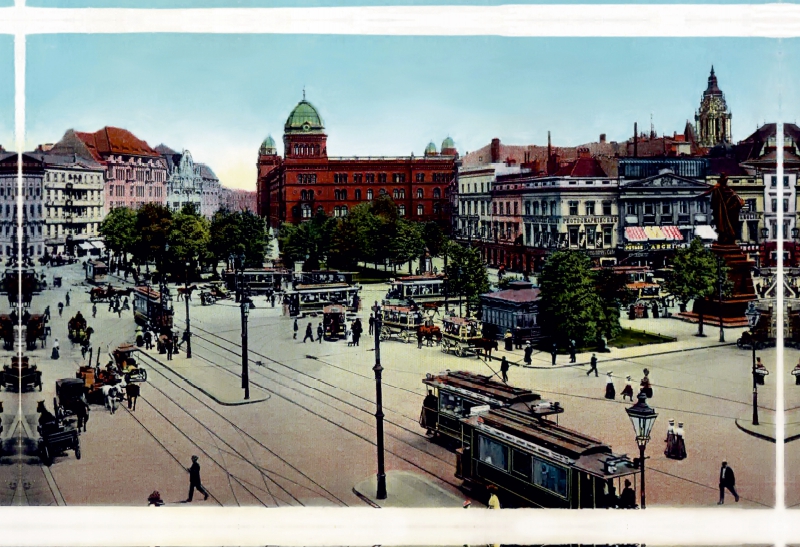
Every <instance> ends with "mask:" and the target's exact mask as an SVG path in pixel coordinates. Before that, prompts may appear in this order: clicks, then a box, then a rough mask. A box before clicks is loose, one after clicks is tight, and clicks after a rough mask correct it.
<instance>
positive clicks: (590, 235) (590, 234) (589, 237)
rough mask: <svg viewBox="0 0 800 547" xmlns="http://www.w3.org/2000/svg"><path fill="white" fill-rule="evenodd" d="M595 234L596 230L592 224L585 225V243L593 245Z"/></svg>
mask: <svg viewBox="0 0 800 547" xmlns="http://www.w3.org/2000/svg"><path fill="white" fill-rule="evenodd" d="M595 235H597V232H596V231H595V229H594V226H587V227H586V244H587V245H588V246H589V247H594V245H595V243H594V236H595Z"/></svg>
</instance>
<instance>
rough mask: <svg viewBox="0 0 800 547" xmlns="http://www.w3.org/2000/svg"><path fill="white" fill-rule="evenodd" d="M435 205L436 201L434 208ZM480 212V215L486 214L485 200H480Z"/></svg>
mask: <svg viewBox="0 0 800 547" xmlns="http://www.w3.org/2000/svg"><path fill="white" fill-rule="evenodd" d="M436 205H439V204H438V203H437V204H435V205H434V208H435V207H436ZM481 214H482V215H485V214H486V202H485V201H482V202H481Z"/></svg>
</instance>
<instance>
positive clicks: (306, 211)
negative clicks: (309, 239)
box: [300, 203, 311, 218]
mask: <svg viewBox="0 0 800 547" xmlns="http://www.w3.org/2000/svg"><path fill="white" fill-rule="evenodd" d="M300 210H301V211H302V214H303V218H311V205H309V204H308V203H304V204H303V205H302V207H301V209H300Z"/></svg>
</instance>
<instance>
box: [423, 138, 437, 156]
mask: <svg viewBox="0 0 800 547" xmlns="http://www.w3.org/2000/svg"><path fill="white" fill-rule="evenodd" d="M429 154H436V145H435V144H433V141H431V142H429V143H428V146H426V147H425V155H429Z"/></svg>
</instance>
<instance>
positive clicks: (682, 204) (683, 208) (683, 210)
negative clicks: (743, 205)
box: [678, 200, 755, 215]
mask: <svg viewBox="0 0 800 547" xmlns="http://www.w3.org/2000/svg"><path fill="white" fill-rule="evenodd" d="M753 201H755V200H753ZM678 212H679V213H680V214H682V215H688V214H689V202H688V201H679V202H678Z"/></svg>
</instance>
